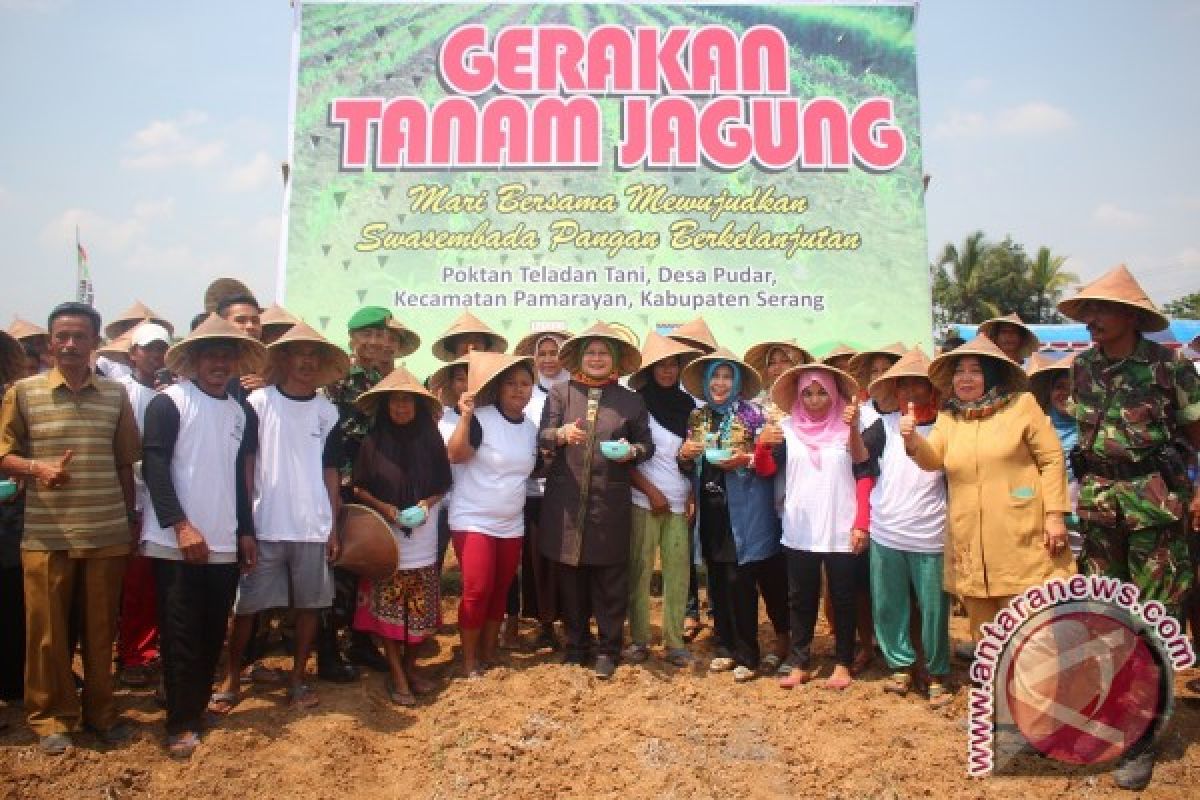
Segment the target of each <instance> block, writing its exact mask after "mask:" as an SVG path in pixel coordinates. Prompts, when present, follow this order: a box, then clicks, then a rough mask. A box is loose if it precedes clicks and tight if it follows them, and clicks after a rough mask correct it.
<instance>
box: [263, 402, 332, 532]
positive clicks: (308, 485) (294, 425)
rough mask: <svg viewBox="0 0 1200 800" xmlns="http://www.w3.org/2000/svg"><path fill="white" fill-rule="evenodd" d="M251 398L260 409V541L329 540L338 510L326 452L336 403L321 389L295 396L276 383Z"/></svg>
mask: <svg viewBox="0 0 1200 800" xmlns="http://www.w3.org/2000/svg"><path fill="white" fill-rule="evenodd" d="M246 402H247V403H249V404H250V407H251V408H253V409H254V411H255V412H256V413H257V414H258V457H257V458H256V460H255V465H254V495H253V504H254V530H255V531H256V533H257V536H258V539H259V541H264V542H325V541H327V540H328V539H329V533H330V531H332V530H333V509H332V507H331V506H330V504H329V491H328V490H327V489H326V488H325V478H324V475H323V474H322V473H323V470H324V467H323V463H322V456H323V454H324V452H325V440H326V439H327V438H329V433H330V432H331V431H332V430H333V428H334V426H335V425H337V422H338V412H337V407H336V406H334V404H333V403H331V402H329V399H328V398H326V397H325V395H323V394H321V393H319V392H318V393H317V394H316V395H314V396H313V397H312V398H311V399H308V400H293V399H291V398H289V397H286V396H284V395H283V394H282V393H281V392H280V391H279V389H278V388H277V387H275V386H268V387H266V388H265V389H257V390H255V391H253V392H251V393H250V396H249V397H247V398H246Z"/></svg>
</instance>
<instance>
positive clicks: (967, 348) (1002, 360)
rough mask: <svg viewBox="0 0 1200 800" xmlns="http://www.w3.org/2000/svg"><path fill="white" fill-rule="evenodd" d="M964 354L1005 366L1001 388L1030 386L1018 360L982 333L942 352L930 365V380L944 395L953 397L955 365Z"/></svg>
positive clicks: (1013, 389)
mask: <svg viewBox="0 0 1200 800" xmlns="http://www.w3.org/2000/svg"><path fill="white" fill-rule="evenodd" d="M962 356H978V357H979V358H990V359H991V360H992V361H995V362H996V363H998V364H1000V365H1001V366H1003V367H1004V372H1005V376H1004V381H1003V383H1002V384H1001V388H1003V389H1004V390H1005V391H1010V392H1019V391H1024V390H1025V389H1026V388H1028V386H1029V381H1028V380H1027V379H1026V378H1025V371H1024V370H1023V369H1021V366H1020V365H1019V364H1017V362H1015V361H1013V360H1012V359H1011V358H1009V357H1008V356H1006V355H1004V351H1003V350H1001V349H1000V348H999V347H997V346H996V343H995V342H993V341H992V340H991V339H989V338H988V337H986V336H984V335H982V334H980V335H978V336H976V337H975V338H974V339H972V340H971V341H969V342H967V343H966V344H964V345H960V346H959V347H956V348H954V349H953V350H951V351H950V352H949V353H942V354H941V355H940V356H938V357H937V358H935V359H934V360H933V361H932V362H931V363H930V365H929V380H930V382H931V383H933V385H934V388H936V389H937V390H938V391H939V392H941V393H942V396H943V397H953V396H954V387H953V385H952V383H951V381H952V378H953V377H954V365H955V364H956V363H957V362H958V359H959V358H960V357H962Z"/></svg>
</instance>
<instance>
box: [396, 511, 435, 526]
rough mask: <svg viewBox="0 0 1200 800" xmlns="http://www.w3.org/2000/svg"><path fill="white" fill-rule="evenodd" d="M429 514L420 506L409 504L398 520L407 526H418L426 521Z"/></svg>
mask: <svg viewBox="0 0 1200 800" xmlns="http://www.w3.org/2000/svg"><path fill="white" fill-rule="evenodd" d="M428 516H429V515H428V514H426V513H425V509H423V508H421V507H420V506H409V507H408V508H406V509H404V510H403V511H401V512H400V514H399V515H398V516H397V517H396V521H397V522H399V523H400V524H401V525H403V526H404V527H406V528H417V527H420V526H421V525H423V524H424V523H425V520H426V518H427V517H428Z"/></svg>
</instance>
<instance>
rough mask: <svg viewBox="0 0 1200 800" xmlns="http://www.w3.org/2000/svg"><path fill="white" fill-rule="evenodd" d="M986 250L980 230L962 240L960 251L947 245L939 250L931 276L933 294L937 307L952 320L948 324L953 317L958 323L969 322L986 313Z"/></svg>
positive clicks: (985, 243) (951, 245)
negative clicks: (984, 266)
mask: <svg viewBox="0 0 1200 800" xmlns="http://www.w3.org/2000/svg"><path fill="white" fill-rule="evenodd" d="M987 249H988V246H987V242H985V241H984V239H983V231H975V232H974V233H972V234H970V235H968V236H967V238H966V239H964V240H963V244H962V248H961V249H959V248H956V247H955V246H954V245H953V244H947V245H946V249H944V250H943V251H942V257H941V258H939V259H938V262H937V265H936V270H935V275H934V292H935V295H936V296H937V299H938V305H940V306H941V307H942V309H943V310H944V311H945V312H946V313H947V315H948V316H949V317H950V318H951V319H950V320H948V321H955V320H954V318H955V317H958V320H957V321H970V320H973V319H975V318H976V317H977V316H978V314H979V312H981V311H983V310H985V299H984V292H985V288H986V283H987V277H986V275H985V271H984V268H983V257H984V254H985V253H986V252H987ZM947 267H949V270H947ZM964 317H965V319H963V318H964Z"/></svg>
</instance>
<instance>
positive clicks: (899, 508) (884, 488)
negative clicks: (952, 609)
mask: <svg viewBox="0 0 1200 800" xmlns="http://www.w3.org/2000/svg"><path fill="white" fill-rule="evenodd" d="M879 420H880V424H881V425H882V426H883V430H884V435H885V440H884V441H885V444H884V447H883V455H882V456H881V457H880V459H879V479H878V480H877V481H876V482H875V488H874V489H872V490H871V538H872V539H874V540H875V541H877V542H878V543H879V544H882V545H884V546H885V547H891V548H893V549H895V550H903V551H905V552H910V553H940V552H942V549H943V547H944V546H945V537H946V479H945V478H944V477H943V475H942V473H941V471H940V470H939V471H936V472H926V471H925V470H923V469H921V468H920V467H918V466H917V464H916V462H914V461H913V460H912V459H911V458H909V457H908V454H907V453H905V452H904V440H903V439H902V438H900V412H899V411H893V412H892V413H891V414H884V415H883V416H882V417H880V418H879ZM932 427H933V425H932V424H931V425H921V426H918V427H917V430H918V431H920V433H921V434H922V435H928V433H929V430H930V429H931V428H932Z"/></svg>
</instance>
